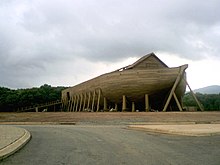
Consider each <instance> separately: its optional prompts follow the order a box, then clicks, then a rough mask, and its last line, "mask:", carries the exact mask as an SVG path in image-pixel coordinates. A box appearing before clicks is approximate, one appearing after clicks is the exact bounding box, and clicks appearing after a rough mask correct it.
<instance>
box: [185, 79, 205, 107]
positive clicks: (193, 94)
mask: <svg viewBox="0 0 220 165" xmlns="http://www.w3.org/2000/svg"><path fill="white" fill-rule="evenodd" d="M184 81H185V82H186V85H187V86H188V87H189V90H190V92H191V93H192V96H193V98H194V99H195V101H196V103H197V105H198V106H199V109H200V110H201V111H204V109H203V107H202V105H201V103H200V102H199V100H198V99H197V97H196V95H195V93H194V92H193V90H192V89H191V88H190V86H189V84H188V82H187V81H186V79H185V78H184Z"/></svg>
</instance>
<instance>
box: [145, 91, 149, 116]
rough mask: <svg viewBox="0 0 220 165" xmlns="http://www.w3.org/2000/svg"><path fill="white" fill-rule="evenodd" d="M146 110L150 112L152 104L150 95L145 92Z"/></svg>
mask: <svg viewBox="0 0 220 165" xmlns="http://www.w3.org/2000/svg"><path fill="white" fill-rule="evenodd" d="M145 111H146V112H149V111H150V106H149V95H148V94H145Z"/></svg>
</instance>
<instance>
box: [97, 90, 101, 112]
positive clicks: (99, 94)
mask: <svg viewBox="0 0 220 165" xmlns="http://www.w3.org/2000/svg"><path fill="white" fill-rule="evenodd" d="M100 97H101V89H99V93H98V100H97V108H96V112H98V111H99V103H100Z"/></svg>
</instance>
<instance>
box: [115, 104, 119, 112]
mask: <svg viewBox="0 0 220 165" xmlns="http://www.w3.org/2000/svg"><path fill="white" fill-rule="evenodd" d="M115 111H116V112H117V111H118V104H117V103H115Z"/></svg>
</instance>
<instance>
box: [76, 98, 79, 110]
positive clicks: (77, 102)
mask: <svg viewBox="0 0 220 165" xmlns="http://www.w3.org/2000/svg"><path fill="white" fill-rule="evenodd" d="M76 98H77V101H76V110H75V111H76V112H77V111H78V106H79V95H77V96H76Z"/></svg>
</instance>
